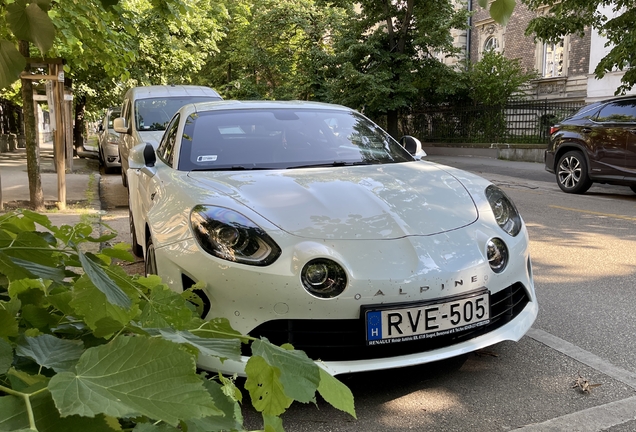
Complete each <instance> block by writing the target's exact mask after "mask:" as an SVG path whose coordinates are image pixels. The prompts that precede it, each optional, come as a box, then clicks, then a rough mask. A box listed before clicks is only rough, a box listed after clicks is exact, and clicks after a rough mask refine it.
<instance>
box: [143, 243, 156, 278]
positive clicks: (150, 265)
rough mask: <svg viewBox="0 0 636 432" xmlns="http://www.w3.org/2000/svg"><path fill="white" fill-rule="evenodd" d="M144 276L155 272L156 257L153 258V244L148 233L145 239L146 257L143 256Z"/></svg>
mask: <svg viewBox="0 0 636 432" xmlns="http://www.w3.org/2000/svg"><path fill="white" fill-rule="evenodd" d="M144 264H145V265H144V267H145V270H146V276H148V275H153V274H155V275H156V274H157V259H156V258H155V245H154V244H153V243H152V236H151V235H148V240H146V257H145V258H144Z"/></svg>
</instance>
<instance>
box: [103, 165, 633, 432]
mask: <svg viewBox="0 0 636 432" xmlns="http://www.w3.org/2000/svg"><path fill="white" fill-rule="evenodd" d="M428 159H429V160H433V161H435V162H439V163H443V164H446V165H451V166H456V167H458V168H462V169H466V170H468V171H472V172H475V173H477V174H479V175H481V176H483V177H486V178H488V179H489V180H491V181H492V182H493V183H495V184H497V185H499V186H500V187H502V188H503V189H504V190H505V191H506V193H508V194H509V195H510V196H511V197H512V199H513V200H514V201H515V203H516V205H517V207H518V208H519V211H520V212H521V214H522V216H523V218H524V220H525V222H526V224H527V227H528V231H529V235H530V242H531V245H530V247H531V253H532V260H533V269H534V275H535V287H536V291H537V295H538V299H539V306H540V313H539V317H538V319H537V321H536V323H535V325H534V327H533V328H532V329H531V331H530V332H529V333H528V335H527V336H526V337H524V338H523V339H522V340H521V341H519V342H517V343H514V342H504V343H501V344H498V345H495V346H493V347H490V348H488V349H486V350H482V351H480V352H478V353H472V354H469V355H466V356H463V357H459V358H456V359H451V360H446V361H442V362H438V363H433V364H428V365H422V366H417V367H410V368H403V369H395V370H388V371H380V372H373V373H362V374H352V375H344V376H340V377H339V378H340V379H341V380H342V381H343V382H344V383H345V384H347V385H348V386H349V388H350V389H351V390H352V392H353V394H354V396H355V399H356V410H357V415H358V419H357V420H356V419H353V418H351V417H349V416H348V415H346V414H344V413H341V412H339V411H337V410H335V409H333V408H332V407H331V406H329V405H328V404H326V403H325V402H324V401H322V400H318V401H317V402H316V404H315V405H313V404H309V405H302V404H294V405H292V407H291V408H290V409H289V411H288V412H287V413H286V414H285V415H284V416H283V420H284V426H285V429H286V430H287V431H288V432H290V431H308V432H309V431H312V432H313V431H396V432H397V431H404V430H417V431H475V432H478V431H507V430H513V429H519V430H522V431H530V430H537V431H546V430H552V431H561V430H564V431H565V430H567V431H600V430H609V431H612V432H618V431H634V430H636V350H635V349H634V346H635V342H636V313H635V312H634V307H633V301H634V299H635V298H636V194H634V193H633V192H631V190H630V189H629V188H625V187H615V186H603V185H601V186H593V187H592V188H591V189H590V191H589V192H588V193H587V194H585V195H582V196H575V195H568V194H565V193H563V192H561V191H560V189H559V188H558V187H557V185H556V183H555V182H554V177H553V175H551V174H549V173H547V172H545V170H544V169H543V165H541V164H534V163H526V162H508V161H499V160H496V159H487V158H470V157H442V156H434V157H433V156H431V157H429V158H428ZM101 182H102V183H101V196H102V205H103V209H104V210H105V213H104V215H103V220H104V222H106V223H109V224H110V225H111V226H112V227H113V228H115V229H118V230H119V231H120V233H119V236H118V238H117V239H115V241H120V240H121V241H129V239H128V219H127V216H128V209H127V198H126V191H125V189H124V188H123V187H122V186H121V180H120V178H119V175H103V176H102V180H101ZM580 377H582V378H584V379H587V380H588V382H589V383H592V384H600V386H598V387H595V388H593V389H592V390H591V392H590V393H589V394H585V393H582V392H581V391H580V390H579V389H578V388H573V386H574V384H575V382H576V380H577V378H580ZM243 411H244V416H245V426H246V427H247V428H251V429H258V428H262V421H261V419H260V416H259V415H258V414H257V413H255V412H254V411H253V410H252V409H251V407H250V406H249V402H248V401H247V398H246V399H244V409H243Z"/></svg>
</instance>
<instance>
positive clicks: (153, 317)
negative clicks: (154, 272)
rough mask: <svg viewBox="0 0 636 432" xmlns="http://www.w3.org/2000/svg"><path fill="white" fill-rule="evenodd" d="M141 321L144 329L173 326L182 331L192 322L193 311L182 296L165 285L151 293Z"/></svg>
mask: <svg viewBox="0 0 636 432" xmlns="http://www.w3.org/2000/svg"><path fill="white" fill-rule="evenodd" d="M139 320H140V322H141V324H142V325H143V326H144V327H149V328H152V327H158V328H161V327H169V326H171V327H176V328H178V329H182V328H184V326H185V325H186V324H188V323H189V322H190V321H191V320H192V311H191V310H190V308H189V307H188V306H187V303H186V300H185V299H184V298H183V297H182V296H181V295H180V294H177V293H176V292H174V291H172V290H171V289H170V288H168V287H167V286H165V285H159V286H156V287H155V288H153V289H152V291H151V292H150V298H149V300H148V302H147V303H146V304H145V305H144V306H143V308H142V310H141V317H140V318H139Z"/></svg>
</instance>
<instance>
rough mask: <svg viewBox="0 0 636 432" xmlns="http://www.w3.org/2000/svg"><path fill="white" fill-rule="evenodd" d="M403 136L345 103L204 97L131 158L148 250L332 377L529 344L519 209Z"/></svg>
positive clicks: (211, 307) (168, 270)
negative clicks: (212, 99)
mask: <svg viewBox="0 0 636 432" xmlns="http://www.w3.org/2000/svg"><path fill="white" fill-rule="evenodd" d="M401 141H402V143H403V144H404V145H405V147H406V148H409V150H410V152H409V151H407V150H406V149H405V147H402V146H401V145H400V144H399V143H398V142H397V141H395V140H394V139H393V138H391V137H390V136H389V135H388V134H387V133H385V132H384V131H383V130H382V129H380V128H379V127H378V126H377V125H376V124H374V123H373V122H371V121H370V120H369V119H367V118H366V117H364V116H363V115H361V114H359V113H357V112H355V111H353V110H351V109H349V108H346V107H342V106H338V105H330V104H320V103H310V102H265V101H261V102H239V101H225V102H210V103H196V104H188V105H186V106H184V107H182V108H181V109H180V110H179V111H178V112H177V113H176V115H175V116H174V117H173V119H172V120H171V122H170V123H169V124H168V126H167V128H166V133H165V134H164V136H163V138H162V139H161V142H160V144H159V146H158V148H157V149H156V150H155V148H154V147H153V146H152V145H150V144H141V145H138V146H136V147H135V148H134V149H133V150H132V151H131V153H130V159H129V161H130V168H129V170H128V180H129V188H128V193H129V202H130V206H131V213H130V218H131V235H132V243H133V249H134V251H135V252H136V253H137V254H139V255H143V256H144V257H145V268H146V273H147V274H153V273H156V274H159V275H160V276H162V279H163V280H164V281H165V282H166V283H167V284H169V285H170V287H171V288H172V289H174V290H176V291H177V292H181V291H183V290H185V289H188V288H190V287H192V286H193V285H194V284H195V283H204V284H205V288H199V286H198V285H197V288H196V292H197V293H199V295H200V297H201V298H202V302H203V304H204V305H205V307H204V308H203V311H202V316H203V317H205V318H207V319H210V318H213V317H223V318H226V319H228V320H229V321H230V323H231V325H232V326H233V327H234V328H235V329H236V330H238V331H240V332H242V333H243V334H249V335H251V336H254V337H266V338H268V339H269V340H270V341H271V342H274V343H277V344H282V343H286V342H290V343H292V344H293V346H294V347H295V348H296V349H301V350H304V351H305V352H306V353H307V354H308V355H309V356H310V357H312V358H314V359H321V360H322V363H321V365H322V366H324V367H325V368H326V369H327V370H329V371H330V372H331V373H333V374H339V373H348V372H359V371H369V370H377V369H387V368H395V367H401V366H409V365H415V364H420V363H426V362H431V361H436V360H440V359H444V358H448V357H452V356H457V355H460V354H464V353H467V352H470V351H474V350H478V349H480V348H484V347H487V346H489V345H493V344H496V343H498V342H501V341H504V340H515V341H516V340H519V339H520V338H521V337H522V336H523V335H524V334H525V333H526V332H527V331H528V329H529V328H530V326H531V325H532V323H533V322H534V320H535V318H536V316H537V311H538V306H537V298H536V295H535V291H534V283H533V276H532V267H531V261H530V255H529V251H528V235H527V231H526V227H525V225H524V222H523V220H522V218H521V216H520V215H519V213H518V211H517V209H516V207H515V205H514V204H513V202H512V201H511V200H510V199H509V198H508V197H507V196H506V194H505V193H504V192H503V191H502V190H501V189H500V188H498V187H497V186H495V185H493V184H491V183H490V182H488V181H487V180H485V179H483V178H481V177H478V176H475V175H473V174H470V173H467V172H464V171H461V170H458V169H455V168H450V167H446V166H442V165H438V164H435V163H433V162H428V161H425V160H423V159H421V157H422V156H424V153H423V152H422V150H421V144H420V143H419V141H417V140H416V139H414V138H413V137H404V138H403V139H402V140H401ZM244 354H245V355H248V354H249V352H245V353H244ZM243 359H244V360H246V359H247V357H244V358H243ZM199 361H200V366H201V367H204V368H209V369H214V370H221V371H223V372H227V373H242V371H243V366H244V362H233V361H230V360H226V361H225V362H224V363H223V364H221V363H220V362H218V361H216V360H215V359H213V358H209V357H200V359H199Z"/></svg>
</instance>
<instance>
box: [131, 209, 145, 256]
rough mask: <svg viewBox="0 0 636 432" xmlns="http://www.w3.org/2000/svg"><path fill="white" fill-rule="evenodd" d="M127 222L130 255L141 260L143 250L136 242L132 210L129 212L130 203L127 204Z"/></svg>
mask: <svg viewBox="0 0 636 432" xmlns="http://www.w3.org/2000/svg"><path fill="white" fill-rule="evenodd" d="M128 222H129V223H130V238H131V243H132V247H131V249H132V253H133V255H135V256H136V257H139V258H143V257H144V249H143V248H142V247H141V245H140V244H139V241H137V232H136V231H135V221H134V219H133V215H132V210H130V202H129V203H128Z"/></svg>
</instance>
